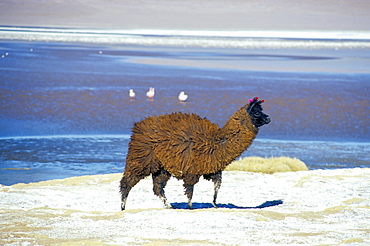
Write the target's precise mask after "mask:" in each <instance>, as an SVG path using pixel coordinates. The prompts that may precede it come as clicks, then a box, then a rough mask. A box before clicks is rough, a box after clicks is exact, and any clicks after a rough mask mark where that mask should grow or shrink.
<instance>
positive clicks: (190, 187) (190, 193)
mask: <svg viewBox="0 0 370 246" xmlns="http://www.w3.org/2000/svg"><path fill="white" fill-rule="evenodd" d="M184 187H185V195H186V196H187V197H188V206H189V208H190V209H193V203H192V202H191V199H192V198H193V191H194V185H184Z"/></svg>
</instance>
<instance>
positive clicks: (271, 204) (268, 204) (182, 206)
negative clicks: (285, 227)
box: [171, 200, 283, 209]
mask: <svg viewBox="0 0 370 246" xmlns="http://www.w3.org/2000/svg"><path fill="white" fill-rule="evenodd" d="M280 204H283V200H274V201H266V202H264V203H262V204H261V205H258V206H256V207H242V206H236V205H234V204H231V203H228V204H217V207H218V208H230V209H257V208H268V207H274V206H278V205H280ZM171 206H172V208H173V209H189V207H188V204H187V203H186V202H178V203H176V202H175V203H171ZM204 208H213V205H212V203H199V202H194V203H193V209H204Z"/></svg>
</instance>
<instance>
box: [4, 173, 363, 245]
mask: <svg viewBox="0 0 370 246" xmlns="http://www.w3.org/2000/svg"><path fill="white" fill-rule="evenodd" d="M120 177H121V174H107V175H95V176H81V177H73V178H67V179H62V180H51V181H43V182H39V183H30V184H22V183H20V184H15V185H12V186H0V208H1V209H0V211H1V213H0V218H1V219H0V224H1V226H0V228H1V229H0V234H1V239H0V244H1V245H51V244H68V245H71V244H72V245H73V244H74V243H75V244H81V243H88V244H93V245H252V244H253V245H286V244H293V245H294V244H308V245H319V244H320V245H323V244H330V245H336V244H341V245H346V244H354V245H369V244H370V213H369V209H370V169H369V168H354V169H337V170H313V171H301V172H288V173H276V174H272V175H271V174H260V173H249V172H232V171H229V172H224V175H223V184H222V186H221V189H220V193H219V198H218V204H219V206H220V207H221V208H217V209H215V208H210V202H211V200H212V193H213V191H212V190H213V184H212V183H211V182H208V181H205V180H203V179H201V181H200V182H199V183H198V184H197V185H196V186H195V193H194V198H193V202H194V207H195V209H193V210H189V209H187V208H186V197H185V196H184V195H183V194H182V193H183V189H182V183H181V182H180V181H178V180H176V179H171V180H170V181H169V183H168V185H167V187H166V194H167V197H168V199H169V201H170V202H171V203H172V205H173V206H174V207H175V208H176V209H164V208H163V206H162V202H161V201H160V200H159V199H158V198H157V197H155V196H154V195H153V192H152V183H151V179H149V178H147V179H144V180H142V181H141V182H139V184H138V185H137V186H135V187H134V188H133V190H132V191H131V193H130V195H129V198H128V202H127V210H125V211H123V212H121V211H120V199H119V193H118V181H119V179H120Z"/></svg>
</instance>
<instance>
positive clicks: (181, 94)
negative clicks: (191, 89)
mask: <svg viewBox="0 0 370 246" xmlns="http://www.w3.org/2000/svg"><path fill="white" fill-rule="evenodd" d="M178 98H179V100H180V101H181V102H185V101H186V100H187V99H188V95H186V94H185V92H184V91H182V92H180V94H179V96H178Z"/></svg>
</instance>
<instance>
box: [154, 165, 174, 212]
mask: <svg viewBox="0 0 370 246" xmlns="http://www.w3.org/2000/svg"><path fill="white" fill-rule="evenodd" d="M152 178H153V191H154V194H155V195H156V196H158V197H159V198H160V199H161V200H162V202H163V203H164V206H165V207H166V208H172V206H171V204H169V203H168V201H167V198H166V196H165V194H164V187H165V186H166V184H167V181H168V180H169V179H170V178H171V174H169V172H167V171H166V170H163V169H162V170H160V171H158V172H156V173H153V174H152Z"/></svg>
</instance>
